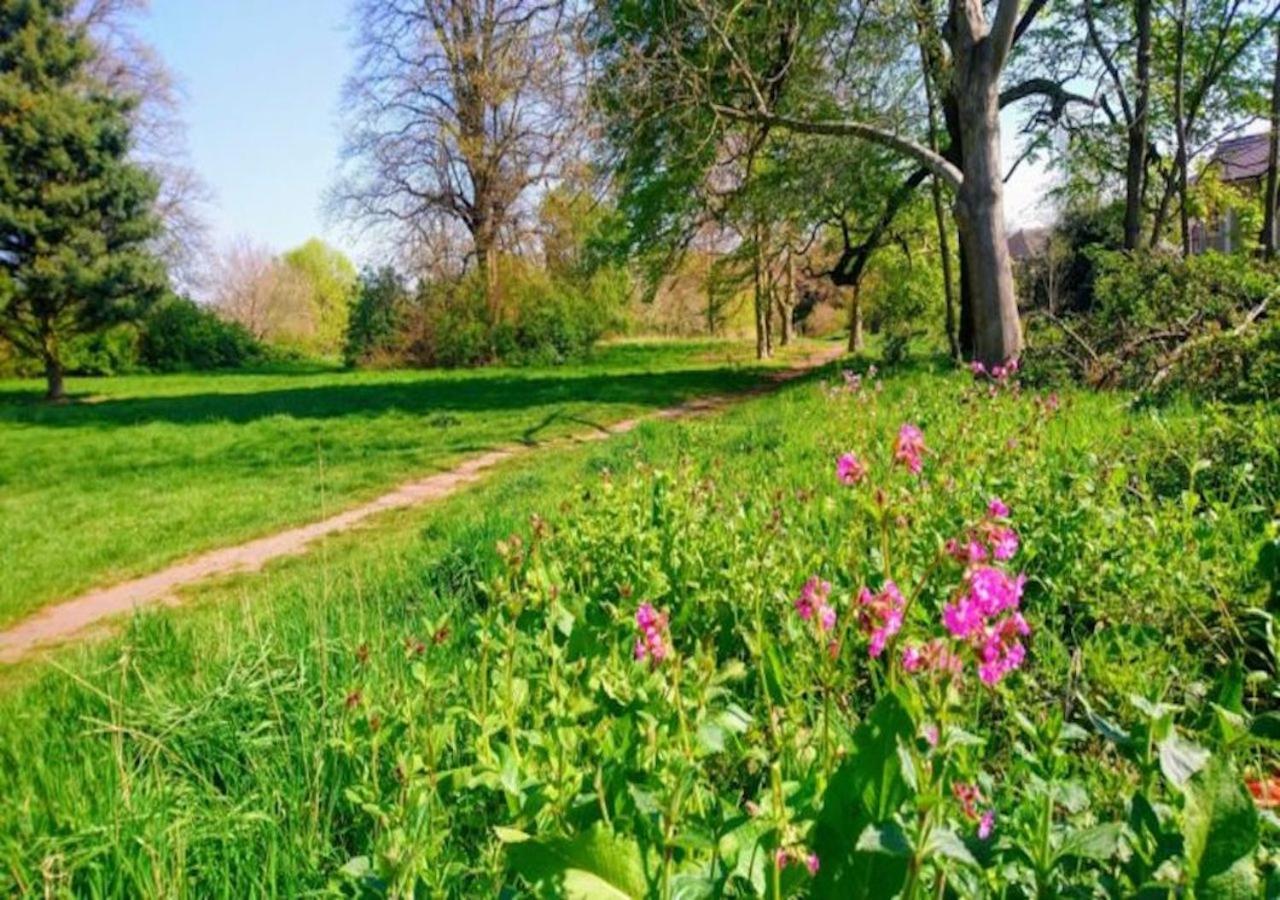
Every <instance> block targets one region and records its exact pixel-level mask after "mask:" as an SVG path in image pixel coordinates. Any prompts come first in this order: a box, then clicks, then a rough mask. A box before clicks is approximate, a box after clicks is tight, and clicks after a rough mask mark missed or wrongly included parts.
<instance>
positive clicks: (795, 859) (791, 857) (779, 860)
mask: <svg viewBox="0 0 1280 900" xmlns="http://www.w3.org/2000/svg"><path fill="white" fill-rule="evenodd" d="M773 861H774V864H775V865H777V867H778V868H779V869H783V868H786V867H787V866H788V865H790V864H791V863H800V862H803V863H804V867H805V868H806V869H808V870H809V874H810V875H817V874H818V865H819V861H818V854H816V853H809V854H805V853H804V852H803V851H802V850H788V849H787V848H785V847H779V848H778V851H777V852H776V853H775V854H774V855H773Z"/></svg>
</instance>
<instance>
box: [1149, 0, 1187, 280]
mask: <svg viewBox="0 0 1280 900" xmlns="http://www.w3.org/2000/svg"><path fill="white" fill-rule="evenodd" d="M1174 37H1175V40H1176V41H1177V44H1178V46H1177V49H1176V50H1175V53H1176V56H1175V59H1174V67H1173V68H1174V72H1173V118H1174V127H1175V129H1176V137H1177V142H1178V149H1177V153H1176V154H1175V157H1174V165H1175V166H1177V176H1178V226H1179V228H1180V230H1181V231H1182V257H1183V259H1186V258H1187V257H1189V256H1190V255H1191V216H1190V211H1189V210H1188V209H1187V115H1186V93H1187V87H1186V80H1187V0H1179V2H1178V26H1177V28H1176V30H1175V34H1174ZM1155 244H1156V236H1155V234H1152V236H1151V245H1152V246H1153V247H1154V246H1155Z"/></svg>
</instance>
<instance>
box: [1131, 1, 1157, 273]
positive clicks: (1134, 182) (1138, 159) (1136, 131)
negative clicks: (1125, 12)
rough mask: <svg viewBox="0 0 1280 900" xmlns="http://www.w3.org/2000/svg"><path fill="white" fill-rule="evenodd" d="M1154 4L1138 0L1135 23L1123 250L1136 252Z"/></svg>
mask: <svg viewBox="0 0 1280 900" xmlns="http://www.w3.org/2000/svg"><path fill="white" fill-rule="evenodd" d="M1151 3H1152V0H1137V2H1136V3H1135V4H1134V23H1135V25H1136V28H1137V33H1138V55H1137V61H1136V65H1135V77H1136V78H1137V82H1138V83H1137V86H1136V88H1137V92H1136V94H1135V98H1134V104H1133V121H1131V122H1130V123H1129V128H1128V134H1127V139H1128V157H1127V159H1126V161H1125V178H1124V248H1125V249H1126V250H1136V249H1137V248H1138V243H1139V241H1140V240H1141V236H1142V200H1143V196H1144V194H1145V193H1146V176H1147V118H1148V116H1147V111H1148V109H1149V107H1150V99H1151Z"/></svg>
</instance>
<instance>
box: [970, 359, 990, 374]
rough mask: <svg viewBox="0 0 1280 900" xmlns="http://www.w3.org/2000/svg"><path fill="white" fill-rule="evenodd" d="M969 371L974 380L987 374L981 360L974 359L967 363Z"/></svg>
mask: <svg viewBox="0 0 1280 900" xmlns="http://www.w3.org/2000/svg"><path fill="white" fill-rule="evenodd" d="M969 371H970V372H972V373H973V377H974V378H979V377H981V376H983V375H986V374H987V367H986V366H984V365H983V364H982V360H978V359H975V360H974V361H973V362H971V363H969Z"/></svg>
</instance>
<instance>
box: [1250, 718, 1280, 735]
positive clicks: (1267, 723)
mask: <svg viewBox="0 0 1280 900" xmlns="http://www.w3.org/2000/svg"><path fill="white" fill-rule="evenodd" d="M1249 733H1250V734H1251V735H1253V736H1254V737H1256V738H1261V739H1262V740H1264V741H1280V713H1275V712H1267V713H1263V714H1262V715H1260V716H1254V717H1253V721H1252V722H1251V723H1249Z"/></svg>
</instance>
